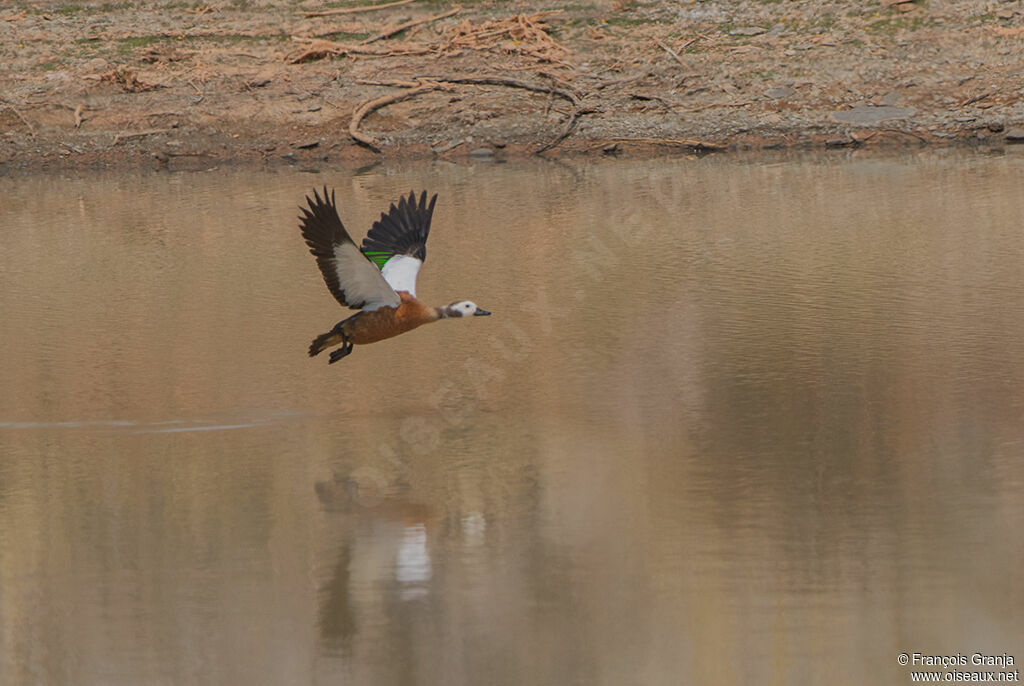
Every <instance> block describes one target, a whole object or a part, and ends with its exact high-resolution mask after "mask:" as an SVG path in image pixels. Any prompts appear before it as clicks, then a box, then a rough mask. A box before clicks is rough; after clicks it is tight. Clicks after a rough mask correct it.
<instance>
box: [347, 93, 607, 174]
mask: <svg viewBox="0 0 1024 686" xmlns="http://www.w3.org/2000/svg"><path fill="white" fill-rule="evenodd" d="M427 78H429V79H430V80H429V81H426V79H427ZM419 79H420V80H419V81H418V83H419V84H420V85H417V86H415V87H410V86H411V84H410V83H409V82H399V81H395V82H391V83H390V84H389V85H395V86H400V87H403V88H409V90H407V91H405V92H402V93H394V94H392V95H386V96H383V97H380V98H377V99H375V100H370V101H369V102H366V103H364V104H363V105H361V106H360V107H359V108H358V109H356V111H355V113H354V114H353V115H352V122H351V123H350V124H349V127H348V131H349V134H351V136H352V138H354V139H355V140H356V141H358V142H359V143H361V144H362V145H365V146H366V147H368V148H370V149H371V150H373V151H374V152H378V153H379V152H380V149H379V148H378V147H377V146H376V141H375V140H374V139H373V138H372V137H371V136H367V135H365V134H362V133H359V130H358V129H359V122H361V121H362V120H363V118H365V117H366V115H368V114H370V113H371V112H373V111H375V110H378V109H380V108H381V107H384V106H386V105H391V104H393V103H396V102H401V101H403V100H407V99H409V98H413V97H415V96H417V95H419V94H420V93H426V92H429V91H433V90H439V89H441V88H444V87H445V86H448V85H469V86H505V87H508V88H521V89H523V90H528V91H532V92H534V93H548V94H550V95H556V96H558V97H560V98H563V99H564V100H567V101H568V102H569V104H570V105H572V112H570V113H569V118H568V119H567V120H566V122H565V126H564V127H563V128H562V132H561V133H560V134H559V135H558V136H556V137H555V139H554V140H552V141H551V142H549V143H546V144H545V145H542V146H541V147H539V148H537V149H536V150H534V154H536V155H539V154H540V153H542V152H545V151H547V150H550V149H551V148H553V147H555V146H556V145H559V144H560V143H561V142H562V141H564V140H565V139H566V138H568V137H569V134H571V133H572V132H573V130H574V129H575V128H576V123H577V122H578V121H579V118H580V115H582V114H586V113H587V112H589V111H592V110H586V109H583V108H582V107H581V105H580V100H579V98H578V97H577V96H576V94H574V93H573V92H572V91H569V90H565V89H563V88H556V87H554V86H543V85H540V84H535V83H529V82H527V81H520V80H519V79H511V78H508V77H505V76H431V77H419Z"/></svg>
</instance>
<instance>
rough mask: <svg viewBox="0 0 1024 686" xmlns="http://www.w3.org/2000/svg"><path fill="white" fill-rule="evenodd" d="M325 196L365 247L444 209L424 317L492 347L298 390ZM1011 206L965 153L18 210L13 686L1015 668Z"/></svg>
mask: <svg viewBox="0 0 1024 686" xmlns="http://www.w3.org/2000/svg"><path fill="white" fill-rule="evenodd" d="M316 184H328V185H330V186H332V187H335V188H336V189H337V197H338V200H339V202H340V203H341V204H342V206H343V215H344V218H345V220H346V223H347V225H348V226H349V228H350V230H351V231H352V232H353V233H354V234H357V235H359V236H361V235H362V233H363V232H364V231H365V229H366V228H367V227H368V225H369V222H371V221H372V220H373V219H374V218H375V215H376V213H378V212H379V211H380V210H382V209H384V207H385V206H386V204H387V203H388V202H390V201H391V200H392V199H395V198H397V196H398V195H399V194H400V193H401V192H403V191H406V192H407V191H408V189H409V188H421V187H424V186H426V187H429V188H430V189H431V190H433V191H436V192H438V193H440V200H439V201H438V206H437V212H436V214H435V221H434V231H433V233H432V234H431V238H430V251H429V260H428V262H427V264H426V266H425V268H424V270H423V271H422V272H421V274H420V284H419V294H420V296H421V297H422V298H423V299H425V300H427V301H429V302H433V303H436V304H441V303H448V302H451V301H453V300H457V299H466V298H468V299H472V300H474V301H476V302H477V303H478V304H479V305H481V306H482V307H484V308H486V309H488V310H492V311H493V312H494V316H492V317H490V318H487V319H482V318H475V319H472V320H469V321H443V322H439V323H438V324H434V325H431V326H429V327H425V328H423V329H420V330H417V331H415V332H412V333H410V334H407V335H406V336H403V337H401V338H399V339H395V340H392V341H387V342H384V343H380V344H377V345H374V346H369V347H363V348H357V349H356V350H355V352H354V353H353V355H352V356H350V357H349V358H347V359H345V360H344V361H343V362H342V363H339V364H336V365H331V366H328V365H327V364H326V359H325V358H323V357H320V358H316V359H313V360H311V359H309V358H308V357H307V356H306V347H307V345H308V343H309V340H310V339H311V338H312V337H313V336H314V335H316V334H318V333H320V332H322V331H324V330H326V329H327V328H329V327H330V326H331V325H333V324H334V323H335V322H336V321H338V320H339V319H340V318H342V317H343V316H345V313H344V312H343V311H342V310H341V309H339V308H338V307H337V305H336V304H335V303H334V301H333V300H332V299H331V297H330V296H329V294H328V293H327V291H326V289H325V288H324V286H323V284H322V282H321V281H320V277H319V275H318V273H317V272H316V270H315V267H314V263H313V260H312V258H311V257H310V256H309V255H308V254H307V253H306V251H305V247H304V245H303V244H302V241H301V240H300V238H299V234H298V230H297V226H296V215H297V209H296V207H297V205H298V203H299V202H300V201H301V199H302V196H303V194H304V193H305V192H307V191H309V190H310V189H311V188H312V187H313V186H314V185H316ZM1022 185H1024V160H1022V159H1020V157H1019V156H1011V157H1005V158H981V157H970V156H966V157H965V156H943V155H926V156H921V157H914V158H899V159H865V160H857V159H849V158H847V157H834V158H832V157H830V158H823V157H818V158H812V159H806V160H791V161H780V162H776V163H768V162H756V163H755V162H745V161H730V160H719V159H714V158H706V159H704V160H701V161H695V160H678V161H672V160H658V161H650V162H609V163H604V164H569V165H563V164H535V165H522V166H516V165H478V166H476V167H474V168H470V167H466V166H434V167H429V166H423V167H408V168H395V169H390V170H388V169H382V170H377V171H370V172H368V173H364V174H362V175H354V174H352V173H351V172H346V173H343V172H338V171H333V172H330V173H323V174H319V175H312V174H304V173H299V172H281V173H251V172H240V171H225V170H220V171H215V172H211V173H202V174H171V175H168V174H158V173H154V174H142V175H138V174H123V175H112V174H101V175H86V176H76V177H74V178H62V177H57V176H35V177H27V178H13V179H12V178H3V179H0V349H2V351H3V358H2V361H0V683H3V684H76V685H79V684H89V685H91V684H218V685H233V684H245V685H249V684H268V685H278V684H531V685H532V684H551V685H564V684H602V685H603V684H608V685H620V684H651V685H657V684H825V683H829V684H903V683H908V682H909V681H910V673H909V672H910V670H909V668H907V667H901V666H900V665H898V664H897V656H898V654H899V653H902V652H906V653H914V652H921V653H926V654H934V655H952V654H956V653H958V652H959V653H961V654H963V655H966V656H970V655H971V654H972V653H974V652H976V651H978V652H982V653H985V654H1002V653H1004V652H1006V653H1008V654H1010V655H1011V656H1013V657H1014V658H1016V660H1017V663H1018V665H1017V666H1019V663H1020V661H1022V660H1024V621H1022V619H1024V586H1022V584H1021V579H1022V578H1024V577H1022V574H1021V568H1022V565H1024V422H1022V419H1024V194H1022V193H1021V192H1020V189H1021V187H1022ZM961 669H967V668H961ZM988 669H992V668H988ZM996 669H999V668H996ZM1012 669H1013V668H1010V670H1012Z"/></svg>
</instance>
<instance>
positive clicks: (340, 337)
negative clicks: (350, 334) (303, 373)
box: [309, 329, 345, 357]
mask: <svg viewBox="0 0 1024 686" xmlns="http://www.w3.org/2000/svg"><path fill="white" fill-rule="evenodd" d="M344 342H345V334H343V333H341V332H340V331H337V330H334V329H332V330H331V331H328V332H327V333H322V334H320V335H319V336H317V337H316V338H314V339H313V342H312V343H310V344H309V356H310V357H315V356H316V355H319V354H320V353H322V352H323V351H324V350H326V349H327V348H330V347H331V346H332V345H339V344H341V343H344Z"/></svg>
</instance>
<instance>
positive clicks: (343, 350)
mask: <svg viewBox="0 0 1024 686" xmlns="http://www.w3.org/2000/svg"><path fill="white" fill-rule="evenodd" d="M354 347H355V345H354V344H352V343H349V342H348V341H345V342H344V343H343V344H342V346H341V347H340V348H337V349H336V350H332V351H331V359H330V360H329V361H328V362H327V364H334V363H335V362H337V361H338V360H340V359H341V358H343V357H345V356H346V355H348V354H349V353H351V352H352V348H354Z"/></svg>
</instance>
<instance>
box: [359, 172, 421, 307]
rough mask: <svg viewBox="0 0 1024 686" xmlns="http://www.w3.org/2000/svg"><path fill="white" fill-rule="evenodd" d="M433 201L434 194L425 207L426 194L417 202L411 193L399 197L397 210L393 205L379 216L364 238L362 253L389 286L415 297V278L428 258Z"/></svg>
mask: <svg viewBox="0 0 1024 686" xmlns="http://www.w3.org/2000/svg"><path fill="white" fill-rule="evenodd" d="M435 202H437V194H436V193H435V194H434V196H433V197H432V198H431V199H430V204H429V205H428V204H427V192H426V191H423V193H422V194H421V195H420V199H419V202H417V201H416V194H415V193H414V192H412V191H410V192H409V197H408V198H404V197H403V198H401V199H400V200H399V201H398V206H397V207H395V205H394V203H392V205H391V209H390V210H388V213H387V214H381V215H380V219H379V220H378V221H375V222H374V223H373V226H372V227H371V228H370V232H369V233H368V234H366V238H364V239H363V248H362V250H363V254H364V255H366V256H367V257H368V258H369V259H370V260H372V261H373V263H374V264H376V265H377V267H378V268H380V271H381V274H383V276H384V278H385V279H386V280H387V282H388V283H389V284H390V285H391V287H392V288H393V289H395V290H396V291H408V292H409V294H410V295H412V296H414V297H415V296H416V275H417V274H419V272H420V267H421V266H422V265H423V262H424V260H426V259H427V235H428V234H429V233H430V219H431V217H433V216H434V203H435Z"/></svg>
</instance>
